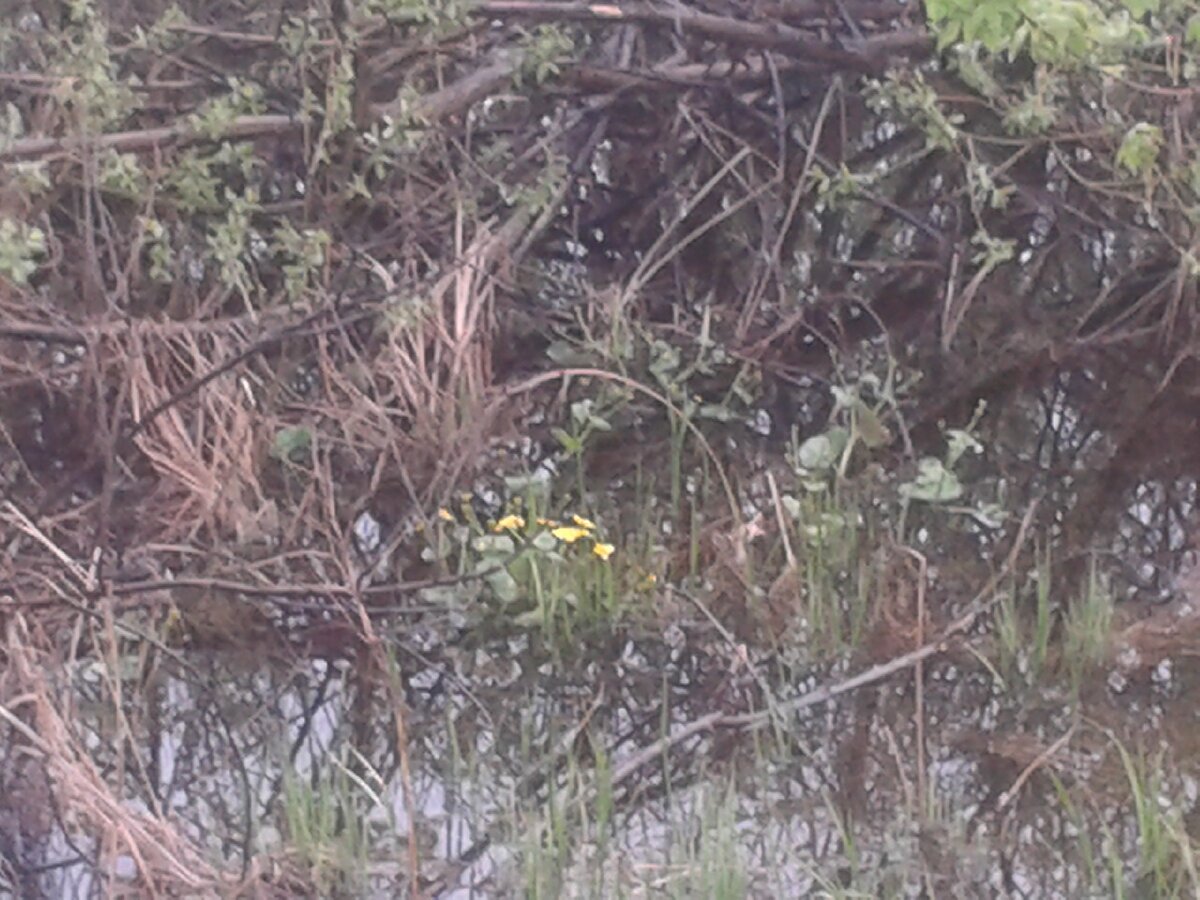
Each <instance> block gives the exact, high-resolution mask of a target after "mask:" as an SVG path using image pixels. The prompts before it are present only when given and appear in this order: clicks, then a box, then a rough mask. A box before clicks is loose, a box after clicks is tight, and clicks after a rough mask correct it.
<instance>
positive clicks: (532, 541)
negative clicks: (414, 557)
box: [422, 503, 624, 646]
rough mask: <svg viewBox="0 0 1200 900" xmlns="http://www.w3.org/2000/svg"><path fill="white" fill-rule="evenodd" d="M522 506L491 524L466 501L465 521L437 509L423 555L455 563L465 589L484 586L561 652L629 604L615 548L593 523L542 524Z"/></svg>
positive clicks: (513, 617)
mask: <svg viewBox="0 0 1200 900" xmlns="http://www.w3.org/2000/svg"><path fill="white" fill-rule="evenodd" d="M524 506H525V504H524V503H522V504H520V505H519V506H518V505H517V504H514V505H513V507H512V509H513V511H510V512H508V513H506V514H505V515H503V516H502V517H501V518H500V519H499V520H497V521H496V522H493V523H490V524H488V525H485V524H484V523H481V522H480V521H479V520H478V519H477V518H476V517H475V514H474V512H473V510H472V509H471V507H470V505H469V504H467V503H464V505H463V508H462V513H461V520H460V519H459V518H458V517H456V516H455V515H454V514H453V513H451V512H450V511H449V510H447V509H442V510H439V512H438V518H437V521H436V522H435V524H434V528H433V534H432V535H431V536H430V539H429V543H428V545H427V546H426V548H425V550H424V551H423V553H422V555H423V557H424V558H425V559H426V560H428V561H431V562H433V561H441V562H443V564H447V563H451V562H454V561H456V562H457V571H458V574H459V575H461V576H464V577H466V581H464V585H466V584H470V583H474V582H476V581H478V580H482V582H483V584H484V585H486V587H487V592H488V594H489V595H490V599H491V600H493V601H494V602H495V603H496V604H498V611H499V612H500V613H501V614H502V615H503V616H504V617H505V618H506V619H507V620H508V621H511V622H512V623H514V624H516V625H519V626H522V627H532V628H538V629H540V630H541V631H542V633H543V634H544V635H545V636H546V637H547V639H549V640H550V641H551V642H552V643H554V644H556V645H557V646H564V645H565V644H566V643H567V642H569V641H571V640H573V639H574V638H576V637H577V636H578V632H579V631H580V629H587V628H590V627H594V626H597V625H601V624H604V623H607V622H611V621H613V620H614V619H616V618H617V617H618V616H619V615H620V613H621V609H622V603H623V598H624V591H623V590H621V589H620V587H619V579H618V575H617V573H616V572H614V567H613V562H612V558H613V556H614V555H615V554H616V547H615V546H614V545H613V544H611V543H608V542H607V541H606V540H604V539H603V538H602V536H601V533H600V529H599V528H598V526H597V525H596V523H595V522H593V521H591V520H590V519H587V518H584V517H583V516H580V515H577V514H576V515H571V516H569V517H568V518H566V519H564V520H562V521H560V520H558V519H549V518H544V517H542V516H539V515H538V514H537V505H536V503H529V504H528V507H529V508H528V509H527V510H522V511H517V510H519V509H520V508H521V507H524Z"/></svg>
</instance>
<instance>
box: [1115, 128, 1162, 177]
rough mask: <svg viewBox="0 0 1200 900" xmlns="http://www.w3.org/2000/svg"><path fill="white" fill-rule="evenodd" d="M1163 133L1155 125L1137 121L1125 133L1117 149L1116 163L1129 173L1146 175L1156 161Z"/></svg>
mask: <svg viewBox="0 0 1200 900" xmlns="http://www.w3.org/2000/svg"><path fill="white" fill-rule="evenodd" d="M1162 142H1163V133H1162V129H1161V128H1159V127H1158V126H1157V125H1151V124H1150V123H1149V122H1138V123H1137V124H1136V125H1134V126H1133V127H1132V128H1130V129H1129V131H1127V132H1126V133H1125V138H1124V139H1123V140H1122V141H1121V146H1120V148H1119V149H1118V150H1117V165H1118V166H1119V167H1120V168H1122V169H1124V170H1125V171H1127V172H1128V173H1129V174H1130V175H1148V174H1149V173H1150V170H1151V169H1153V168H1154V164H1155V163H1156V162H1157V161H1158V151H1159V149H1160V148H1161V147H1162Z"/></svg>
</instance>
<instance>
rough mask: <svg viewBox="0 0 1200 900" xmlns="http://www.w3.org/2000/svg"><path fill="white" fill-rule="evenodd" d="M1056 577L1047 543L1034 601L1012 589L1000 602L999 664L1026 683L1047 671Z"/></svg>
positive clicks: (997, 624) (1007, 674)
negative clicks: (1053, 580)
mask: <svg viewBox="0 0 1200 900" xmlns="http://www.w3.org/2000/svg"><path fill="white" fill-rule="evenodd" d="M1052 577H1053V572H1052V569H1051V556H1050V548H1049V545H1047V548H1046V550H1045V551H1044V552H1043V553H1042V554H1040V555H1039V557H1038V565H1037V569H1036V570H1035V572H1034V573H1033V596H1032V598H1028V599H1029V600H1031V601H1032V602H1027V601H1026V598H1025V597H1023V596H1022V595H1021V594H1020V592H1018V591H1017V590H1015V589H1009V590H1007V591H1005V593H1004V594H1003V595H1002V596H1001V599H1000V602H999V603H998V604H997V605H996V619H995V628H996V631H995V637H996V650H997V655H998V659H997V666H996V667H997V669H998V670H999V671H1000V672H1001V673H1002V674H1003V675H1004V676H1005V677H1006V678H1013V677H1015V676H1019V677H1020V678H1021V679H1022V680H1024V682H1025V683H1026V684H1028V685H1034V684H1038V683H1039V682H1041V681H1042V679H1043V678H1044V676H1045V674H1046V667H1047V662H1048V660H1049V654H1050V640H1051V636H1052V634H1053V631H1054V623H1055V610H1054V603H1053V601H1052V597H1051V584H1052Z"/></svg>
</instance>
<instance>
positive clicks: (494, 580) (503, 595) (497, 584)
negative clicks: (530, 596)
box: [484, 569, 521, 603]
mask: <svg viewBox="0 0 1200 900" xmlns="http://www.w3.org/2000/svg"><path fill="white" fill-rule="evenodd" d="M484 581H486V582H487V584H488V587H490V588H491V589H492V593H493V594H495V595H496V599H497V600H499V601H500V602H501V603H512V602H513V601H514V600H516V599H517V597H518V595H519V594H520V592H521V590H520V587H519V586H518V585H517V579H515V578H513V577H512V575H511V574H509V571H508V569H497V570H496V571H495V572H492V573H491V574H490V575H488V576H487V577H486V578H484Z"/></svg>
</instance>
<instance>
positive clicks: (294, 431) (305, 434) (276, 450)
mask: <svg viewBox="0 0 1200 900" xmlns="http://www.w3.org/2000/svg"><path fill="white" fill-rule="evenodd" d="M310 446H312V432H310V431H309V430H308V429H307V428H302V427H300V426H296V427H294V428H281V429H279V431H277V432H275V443H274V445H272V447H271V455H272V456H273V457H275V458H276V459H279V460H287V459H294V458H295V457H296V456H298V455H303V454H304V453H307V452H308V448H309V447H310Z"/></svg>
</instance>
